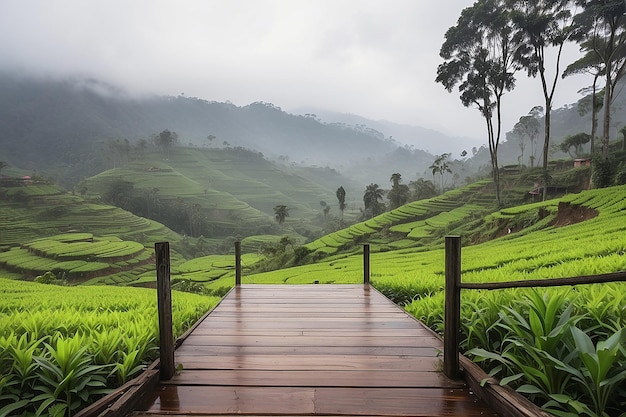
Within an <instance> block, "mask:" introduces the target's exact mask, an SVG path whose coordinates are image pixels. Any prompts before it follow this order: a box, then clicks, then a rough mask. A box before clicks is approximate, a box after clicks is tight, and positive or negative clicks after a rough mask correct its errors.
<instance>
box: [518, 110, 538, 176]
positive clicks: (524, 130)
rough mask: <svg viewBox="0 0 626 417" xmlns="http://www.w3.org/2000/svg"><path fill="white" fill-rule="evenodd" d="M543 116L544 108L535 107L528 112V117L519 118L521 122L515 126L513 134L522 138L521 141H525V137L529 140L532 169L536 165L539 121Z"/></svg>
mask: <svg viewBox="0 0 626 417" xmlns="http://www.w3.org/2000/svg"><path fill="white" fill-rule="evenodd" d="M542 115H543V107H541V106H535V107H533V108H532V109H530V111H529V112H528V114H527V115H525V116H522V117H520V118H519V121H518V122H517V123H516V124H515V126H513V132H514V133H515V134H517V136H519V137H520V140H522V141H523V140H524V137H527V138H528V142H529V144H530V157H529V160H530V167H531V168H533V167H534V163H535V147H536V144H537V135H539V129H540V128H541V123H540V122H539V119H540V118H541V117H542ZM523 152H524V151H523V149H522V163H523V162H524V161H523V159H524V158H523Z"/></svg>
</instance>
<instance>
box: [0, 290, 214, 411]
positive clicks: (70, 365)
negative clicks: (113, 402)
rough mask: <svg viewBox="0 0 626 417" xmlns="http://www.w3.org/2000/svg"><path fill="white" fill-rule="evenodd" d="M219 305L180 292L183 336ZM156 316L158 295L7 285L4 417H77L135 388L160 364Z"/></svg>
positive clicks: (0, 345) (178, 322) (2, 299)
mask: <svg viewBox="0 0 626 417" xmlns="http://www.w3.org/2000/svg"><path fill="white" fill-rule="evenodd" d="M217 301H218V298H215V297H213V298H208V297H206V296H204V297H201V296H198V295H195V294H188V293H180V292H177V291H174V292H173V295H172V302H173V319H174V333H175V335H176V336H179V335H181V334H182V333H183V332H184V331H185V330H186V329H187V328H188V327H189V326H191V325H192V324H193V323H194V322H195V321H196V320H197V319H198V318H199V317H201V316H202V315H203V314H204V313H205V312H206V311H207V310H208V309H209V308H211V307H212V306H214V305H215V304H216V303H217ZM156 317H157V306H156V295H155V294H154V291H153V290H146V289H133V288H116V287H95V286H94V287H56V286H48V285H42V284H36V283H28V282H20V281H9V280H5V279H0V367H1V368H2V370H3V373H2V378H0V416H8V415H21V414H22V413H27V414H28V415H59V416H70V415H72V414H73V413H74V412H75V411H76V410H78V409H80V408H82V407H84V406H85V405H87V404H89V403H90V402H93V401H94V400H95V399H96V398H97V397H99V396H101V395H102V394H104V393H106V392H107V391H108V390H109V389H111V388H114V387H116V386H119V385H120V384H122V383H124V382H126V381H128V380H129V379H130V378H132V377H133V376H135V375H136V374H137V373H138V372H140V371H142V370H143V369H145V366H146V364H147V363H149V362H150V361H151V360H153V359H154V357H155V348H156V343H157V340H158V337H157V331H158V327H157V325H156ZM5 370H6V372H5Z"/></svg>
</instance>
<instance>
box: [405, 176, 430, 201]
mask: <svg viewBox="0 0 626 417" xmlns="http://www.w3.org/2000/svg"><path fill="white" fill-rule="evenodd" d="M409 187H411V188H412V189H413V199H415V200H423V199H425V198H431V197H435V196H436V195H437V190H436V189H435V184H433V182H432V181H431V180H425V179H424V178H418V179H417V180H415V181H411V182H409Z"/></svg>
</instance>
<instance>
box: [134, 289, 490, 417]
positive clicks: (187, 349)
mask: <svg viewBox="0 0 626 417" xmlns="http://www.w3.org/2000/svg"><path fill="white" fill-rule="evenodd" d="M441 349H443V347H442V344H441V342H440V340H439V339H438V338H436V337H435V336H433V334H432V333H431V332H430V331H429V330H428V329H426V328H424V326H423V325H422V324H420V323H419V322H417V321H416V320H414V319H413V318H412V317H411V316H410V315H408V314H407V313H405V312H404V311H403V310H402V309H400V308H399V307H397V306H396V305H395V304H393V303H392V302H391V301H389V300H388V299H386V298H385V297H384V296H382V295H381V294H380V293H378V292H377V291H376V290H374V289H373V288H371V287H369V286H367V285H304V286H287V285H280V286H278V285H243V286H241V287H237V288H235V289H234V290H233V291H231V293H230V294H229V295H228V296H227V297H226V298H225V299H224V300H222V302H221V303H220V305H219V306H218V307H217V308H216V309H215V310H214V311H213V312H212V313H211V314H210V315H209V316H208V317H207V318H206V319H205V320H204V321H203V322H202V323H201V324H200V325H199V326H198V327H197V328H196V329H195V330H194V331H193V333H192V334H191V335H190V336H189V337H188V338H187V339H186V340H185V341H184V342H183V344H182V345H181V346H180V347H179V348H178V349H177V350H176V355H175V361H176V363H177V364H179V363H180V364H182V366H183V371H182V373H180V374H179V375H176V376H175V377H174V378H173V379H172V380H170V381H167V382H163V383H161V384H160V385H159V386H158V387H157V389H156V390H155V391H153V392H152V393H151V394H150V395H149V396H148V398H146V401H145V404H144V405H143V406H142V407H141V408H140V409H141V410H143V411H139V412H136V413H135V414H136V415H138V416H139V415H141V416H151V417H154V416H155V415H234V414H237V415H334V416H339V415H372V416H374V415H376V416H383V415H384V416H490V415H492V416H493V415H495V413H494V412H493V411H491V410H490V409H489V408H488V407H487V406H486V405H485V404H484V403H482V402H481V401H480V400H478V399H477V398H476V397H475V396H474V395H473V394H471V393H470V390H469V389H468V387H467V386H466V385H465V383H464V382H463V381H452V380H449V379H447V378H446V377H445V376H444V375H443V373H442V372H441V358H440V355H439V354H440V351H441Z"/></svg>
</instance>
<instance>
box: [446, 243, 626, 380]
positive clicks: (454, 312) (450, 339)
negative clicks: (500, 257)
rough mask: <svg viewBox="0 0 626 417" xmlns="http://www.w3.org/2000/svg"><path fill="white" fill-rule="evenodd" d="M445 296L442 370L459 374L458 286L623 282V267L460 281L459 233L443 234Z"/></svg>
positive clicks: (483, 287) (490, 287) (491, 287)
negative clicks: (606, 271)
mask: <svg viewBox="0 0 626 417" xmlns="http://www.w3.org/2000/svg"><path fill="white" fill-rule="evenodd" d="M445 252H446V274H445V275H446V286H445V291H446V297H445V300H446V301H445V317H444V320H445V323H444V337H443V346H444V347H443V372H444V374H445V375H446V376H448V377H449V378H454V379H457V378H460V377H461V370H460V367H459V334H460V330H461V290H462V289H467V290H497V289H505V288H529V287H532V288H540V287H558V286H563V285H580V284H599V283H606V282H626V271H620V272H613V273H609V274H601V275H587V276H579V277H570V278H546V279H533V280H526V281H508V282H489V283H462V282H461V237H460V236H447V237H446V246H445Z"/></svg>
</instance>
